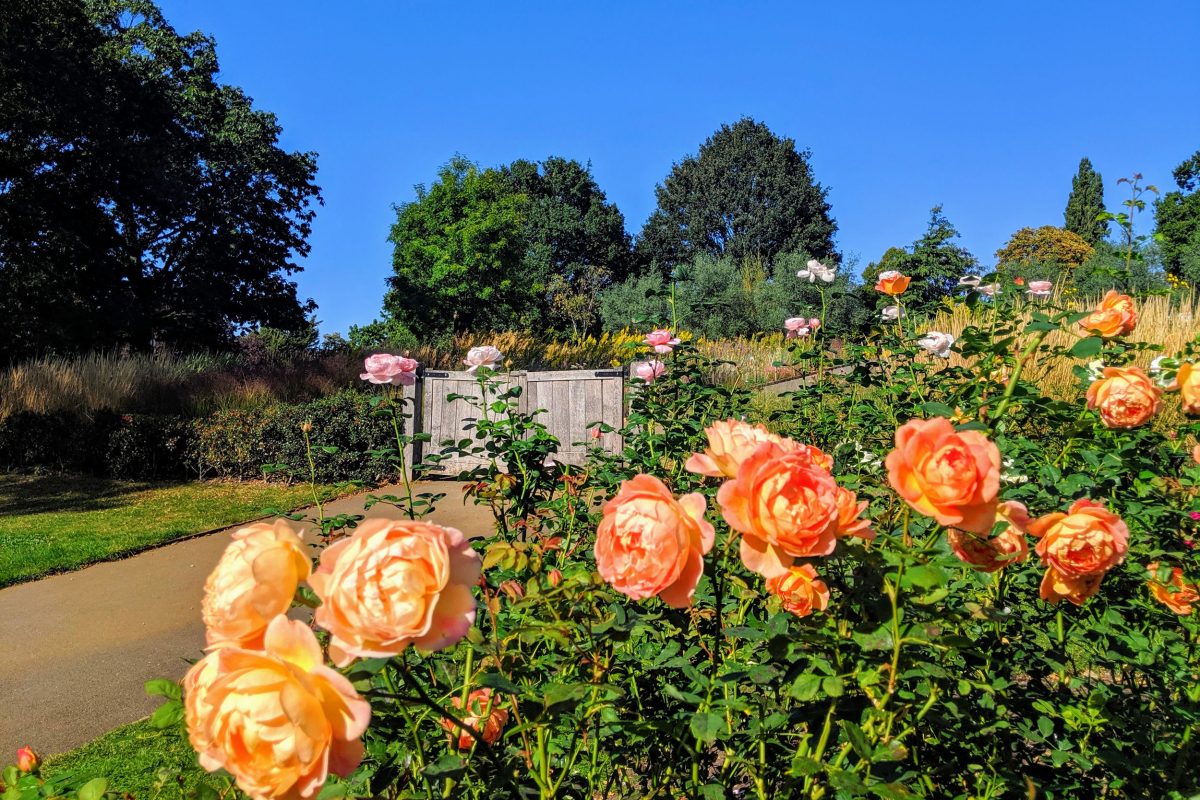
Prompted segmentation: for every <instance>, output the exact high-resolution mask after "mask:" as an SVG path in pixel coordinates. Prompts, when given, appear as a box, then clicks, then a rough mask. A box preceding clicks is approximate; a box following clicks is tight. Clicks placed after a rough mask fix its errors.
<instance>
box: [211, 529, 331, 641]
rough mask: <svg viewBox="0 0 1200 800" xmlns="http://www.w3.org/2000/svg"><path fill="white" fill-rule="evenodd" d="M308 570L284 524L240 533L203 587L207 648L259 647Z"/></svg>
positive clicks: (294, 536)
mask: <svg viewBox="0 0 1200 800" xmlns="http://www.w3.org/2000/svg"><path fill="white" fill-rule="evenodd" d="M311 569H312V564H311V563H310V562H309V558H308V554H307V553H306V552H305V548H304V543H303V542H302V541H301V539H300V535H299V534H298V533H297V532H296V531H295V530H293V529H292V526H291V525H290V524H289V523H288V522H287V521H286V520H282V519H281V520H276V521H275V522H274V523H269V522H258V523H255V524H253V525H247V526H246V527H244V528H238V529H237V530H235V531H234V532H233V541H232V542H230V543H229V546H228V547H226V548H225V552H224V554H223V555H222V556H221V560H220V561H218V562H217V566H216V568H215V569H214V570H213V571H212V573H210V574H209V576H208V580H207V581H206V582H205V584H204V600H203V601H202V603H201V605H200V613H201V616H202V617H203V619H204V626H205V636H206V638H207V639H208V646H209V648H210V649H211V648H216V647H225V646H228V645H236V646H238V647H250V648H254V647H260V646H261V645H262V641H263V635H264V634H265V633H266V630H267V625H268V624H269V623H270V622H271V620H273V619H274V618H275V617H276V616H278V615H279V614H283V613H284V612H286V611H287V610H288V608H290V607H291V605H292V598H293V597H294V596H295V594H296V589H297V588H298V587H299V586H300V584H301V583H303V582H304V581H305V579H307V578H308V574H309V572H310V571H311Z"/></svg>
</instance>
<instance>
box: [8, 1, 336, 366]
mask: <svg viewBox="0 0 1200 800" xmlns="http://www.w3.org/2000/svg"><path fill="white" fill-rule="evenodd" d="M217 74H218V63H217V56H216V50H215V46H214V43H213V41H212V39H211V38H209V37H207V36H205V35H203V34H201V33H191V34H188V35H184V36H181V35H179V34H177V33H176V32H175V30H174V29H173V28H171V26H170V25H168V24H167V22H166V21H165V20H164V19H163V16H162V14H161V13H160V11H159V10H158V8H157V7H156V6H155V5H154V4H153V3H151V2H149V1H148V0H25V1H23V2H17V3H5V4H3V5H0V315H3V317H4V319H5V320H6V330H5V334H6V335H5V336H4V337H0V359H4V358H10V359H11V358H19V357H23V356H26V355H30V354H34V353H40V352H54V351H58V352H61V351H70V350H80V349H90V348H103V347H117V346H122V347H132V348H136V349H141V348H148V347H151V346H155V345H166V346H172V347H176V348H179V349H189V348H197V347H222V346H226V345H228V344H230V343H231V341H232V339H233V336H234V334H235V333H236V332H237V331H238V330H239V329H243V328H245V327H253V326H256V325H260V324H261V325H269V326H273V327H276V328H280V329H285V330H292V329H299V328H301V327H303V326H304V325H305V324H306V314H307V312H308V311H310V310H311V308H312V305H311V302H309V303H302V302H300V301H299V300H298V298H297V296H296V286H295V284H294V283H293V282H291V281H289V280H288V278H287V276H288V275H290V274H292V273H294V272H296V271H297V270H299V267H298V266H297V264H296V263H295V258H296V257H297V256H303V255H305V254H307V252H308V249H309V248H308V244H307V241H306V238H307V236H308V234H309V231H310V225H311V222H312V219H313V214H314V211H313V206H314V204H316V203H318V202H319V201H320V195H319V190H318V188H317V186H316V185H315V184H314V183H313V180H314V178H315V175H316V158H315V154H312V153H289V152H286V151H284V150H283V149H281V148H280V147H279V144H278V139H279V134H280V127H279V124H278V122H277V121H276V119H275V117H274V116H273V115H272V114H270V113H267V112H265V111H262V110H258V109H255V108H254V106H253V104H252V102H251V100H250V98H249V97H247V96H246V95H245V94H244V93H243V92H242V91H241V90H240V89H238V88H236V87H233V86H228V85H225V84H221V83H219V82H218V81H217Z"/></svg>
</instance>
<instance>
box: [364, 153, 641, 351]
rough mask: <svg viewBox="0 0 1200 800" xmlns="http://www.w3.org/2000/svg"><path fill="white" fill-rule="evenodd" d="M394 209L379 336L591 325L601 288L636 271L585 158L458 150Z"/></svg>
mask: <svg viewBox="0 0 1200 800" xmlns="http://www.w3.org/2000/svg"><path fill="white" fill-rule="evenodd" d="M416 191H417V199H416V200H415V201H413V202H411V203H405V204H404V205H401V206H398V207H397V209H396V223H395V225H393V226H392V232H391V236H390V238H389V240H390V241H391V242H392V243H393V244H394V245H395V249H394V251H393V255H392V268H393V270H394V272H395V274H394V275H393V276H392V278H391V279H390V285H391V288H390V290H389V291H388V294H387V297H386V298H385V299H384V313H385V316H386V319H385V321H384V322H383V323H382V325H383V327H381V328H379V329H378V330H376V329H371V328H370V326H368V328H367V329H356V331H355V332H354V333H353V334H352V337H357V338H358V339H360V340H363V341H364V342H365V341H367V340H372V341H373V342H378V343H379V344H382V343H385V342H392V341H404V340H406V338H407V337H406V335H405V332H406V331H407V332H411V334H412V335H413V336H415V337H417V338H418V339H421V340H428V339H430V338H432V337H436V336H440V335H446V334H451V333H459V332H462V331H468V330H476V331H480V330H509V329H514V328H533V329H538V330H544V329H545V328H546V327H547V323H549V324H550V325H551V326H553V327H555V328H556V329H559V330H569V331H571V332H572V333H582V332H586V331H588V330H589V329H592V328H594V326H595V322H596V319H597V315H598V308H599V300H598V296H599V293H600V291H601V290H602V289H604V288H606V287H607V286H608V285H609V284H610V283H611V282H612V281H613V280H621V279H623V278H624V277H625V276H626V275H627V274H628V269H629V260H630V257H629V246H630V245H629V237H628V235H627V234H626V233H625V227H624V226H625V221H624V218H623V217H622V216H621V212H620V211H619V210H617V207H616V206H615V205H613V204H611V203H609V202H608V201H607V200H606V199H605V196H604V193H603V192H602V191H601V190H600V187H599V186H597V185H596V181H595V179H594V178H593V177H592V175H591V173H590V172H589V171H588V169H587V168H586V167H584V166H582V165H581V164H579V162H577V161H569V160H566V159H562V158H549V159H547V160H546V161H544V162H542V164H540V165H539V164H535V163H533V162H530V161H516V162H514V163H513V164H511V165H510V166H507V167H502V168H500V169H483V170H481V169H480V168H479V167H477V166H476V165H475V164H472V163H471V162H470V161H468V160H467V159H466V158H464V157H462V156H456V157H455V158H453V159H451V161H450V162H449V163H448V164H447V165H446V166H445V167H444V168H443V169H442V171H441V173H440V174H439V177H438V181H437V182H436V183H434V184H433V186H432V187H430V188H429V189H426V188H425V187H424V186H418V187H416Z"/></svg>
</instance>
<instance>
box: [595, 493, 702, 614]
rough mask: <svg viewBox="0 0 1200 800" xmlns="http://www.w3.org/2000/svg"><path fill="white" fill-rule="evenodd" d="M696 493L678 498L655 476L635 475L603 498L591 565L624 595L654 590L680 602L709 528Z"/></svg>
mask: <svg viewBox="0 0 1200 800" xmlns="http://www.w3.org/2000/svg"><path fill="white" fill-rule="evenodd" d="M706 506H707V503H706V501H705V499H704V495H702V494H698V493H696V494H685V495H683V496H682V497H680V498H679V499H678V500H676V499H675V497H674V496H673V495H672V494H671V491H670V490H669V489H668V488H667V487H666V484H664V483H663V482H662V481H660V480H659V479H658V478H655V477H652V476H650V475H636V476H634V477H633V478H631V479H629V480H627V481H624V482H622V483H621V488H620V490H619V491H618V492H617V494H616V496H614V497H613V498H612V499H611V500H609V501H608V502H607V503H605V504H604V517H603V518H602V519H601V521H600V526H599V528H597V530H596V569H597V570H598V571H599V573H600V576H601V577H602V578H604V580H606V581H608V583H609V584H610V585H611V586H612V587H613V588H614V589H616V590H617V591H618V592H620V593H621V594H623V595H626V596H627V597H631V598H633V599H634V600H645V599H647V598H649V597H655V596H657V597H658V598H659V599H661V600H662V601H663V602H664V603H666V604H667V605H670V606H675V607H676V608H683V607H684V606H688V605H690V604H691V602H692V596H693V595H694V594H695V592H696V584H697V583H699V582H700V575H701V574H702V573H703V572H704V556H705V554H706V553H708V551H709V550H711V549H712V546H713V538H714V535H715V531H714V530H713V526H712V525H711V524H710V523H709V522H708V521H707V520H705V519H704V511H705V508H706Z"/></svg>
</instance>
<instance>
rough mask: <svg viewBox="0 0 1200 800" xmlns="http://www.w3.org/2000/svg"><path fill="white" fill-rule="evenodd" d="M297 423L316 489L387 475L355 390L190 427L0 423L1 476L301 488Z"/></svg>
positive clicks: (51, 418)
mask: <svg viewBox="0 0 1200 800" xmlns="http://www.w3.org/2000/svg"><path fill="white" fill-rule="evenodd" d="M305 422H311V423H312V426H313V427H312V431H311V433H310V436H311V439H312V443H313V445H314V451H315V452H314V459H315V463H316V478H317V480H318V481H319V482H323V483H330V482H336V481H346V480H362V481H367V482H372V483H374V482H379V481H383V480H386V479H387V478H389V477H390V476H391V474H390V467H389V465H388V463H387V461H386V460H385V459H383V458H378V457H375V456H373V455H371V451H373V450H379V449H381V448H385V447H387V446H388V444H389V442H390V441H391V437H392V428H391V423H390V422H389V420H388V419H386V418H382V417H379V416H374V415H372V413H371V407H370V405H369V403H368V396H367V395H365V394H362V393H360V392H354V391H345V392H341V393H338V394H334V395H330V396H328V397H324V398H321V399H319V400H314V401H312V402H309V403H292V404H287V403H280V404H276V405H273V406H269V407H266V408H262V409H254V410H228V411H218V412H215V413H213V414H209V415H207V416H204V417H200V418H196V419H189V418H186V417H180V416H166V415H150V414H137V415H128V414H126V415H118V414H111V413H99V414H95V415H92V416H89V417H84V416H79V415H72V414H66V413H54V414H32V413H19V414H13V415H11V416H9V417H7V418H6V419H4V420H3V421H0V468H3V469H9V470H21V471H53V472H79V473H86V474H93V475H99V476H102V477H113V478H127V479H135V480H169V479H180V478H185V479H194V478H213V477H227V478H239V479H246V478H262V477H264V475H265V476H266V477H268V478H274V479H290V478H301V479H307V477H308V459H307V455H306V453H305V445H304V436H303V433H302V431H301V425H302V424H303V423H305ZM331 449H332V450H331Z"/></svg>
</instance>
